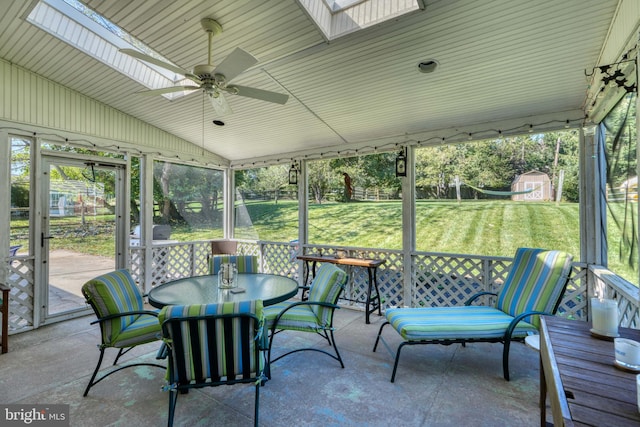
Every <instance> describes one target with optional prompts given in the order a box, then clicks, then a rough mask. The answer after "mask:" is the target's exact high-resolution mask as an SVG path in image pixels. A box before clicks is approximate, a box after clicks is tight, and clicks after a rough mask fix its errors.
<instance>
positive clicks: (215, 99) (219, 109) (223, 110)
mask: <svg viewBox="0 0 640 427" xmlns="http://www.w3.org/2000/svg"><path fill="white" fill-rule="evenodd" d="M209 99H210V100H211V106H213V109H214V110H215V111H216V114H218V116H225V115H227V114H231V113H233V111H232V110H231V106H230V105H229V103H228V102H227V100H226V99H225V98H224V96H223V95H222V94H221V93H219V94H218V96H213V94H209Z"/></svg>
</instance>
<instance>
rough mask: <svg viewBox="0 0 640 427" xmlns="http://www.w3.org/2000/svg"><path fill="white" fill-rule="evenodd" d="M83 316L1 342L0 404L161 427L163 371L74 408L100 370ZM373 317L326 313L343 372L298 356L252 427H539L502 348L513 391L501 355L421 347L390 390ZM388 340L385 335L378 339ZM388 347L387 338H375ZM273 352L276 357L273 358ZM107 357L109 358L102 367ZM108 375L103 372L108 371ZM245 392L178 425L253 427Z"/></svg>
mask: <svg viewBox="0 0 640 427" xmlns="http://www.w3.org/2000/svg"><path fill="white" fill-rule="evenodd" d="M92 320H94V317H93V316H86V317H82V318H78V319H73V320H69V321H65V322H60V323H55V324H52V325H49V326H45V327H43V328H40V329H38V330H35V331H29V332H24V333H20V334H15V335H12V336H10V344H9V352H8V353H6V354H2V355H0V396H1V397H0V400H1V401H2V402H3V403H22V404H68V405H70V425H71V426H92V427H93V426H137V427H143V426H162V425H166V422H167V408H168V394H167V392H164V391H162V390H161V387H162V385H163V384H164V371H163V370H162V369H158V368H152V367H137V368H132V369H126V370H123V371H121V372H118V373H116V374H114V375H113V376H111V377H109V378H107V379H106V380H104V381H103V382H101V383H99V384H98V385H96V386H94V387H93V388H92V389H91V391H90V392H89V396H87V397H84V398H83V397H82V393H83V391H84V387H85V386H86V383H87V381H88V380H89V376H90V375H91V372H92V371H93V369H94V367H95V363H96V362H97V359H98V354H99V352H98V350H97V348H96V344H98V343H99V328H98V326H97V325H90V324H89V323H90V322H91V321H92ZM382 321H383V318H380V317H378V316H375V315H374V316H372V324H370V325H366V324H365V323H364V313H362V312H359V311H354V310H350V309H341V310H338V311H337V312H336V322H335V323H336V326H337V332H336V340H337V342H338V346H339V349H340V350H341V354H342V356H343V359H344V362H345V369H341V368H340V366H339V364H338V363H337V362H336V361H334V360H332V359H329V358H328V357H327V356H325V355H322V354H320V353H317V352H302V353H296V354H294V355H291V356H288V357H286V358H284V359H281V360H279V361H278V362H276V363H274V364H273V366H272V375H273V378H272V380H271V381H268V382H267V383H266V384H265V386H264V387H262V388H261V392H260V425H262V426H290V427H293V426H296V427H298V426H316V425H318V426H319V425H322V426H391V425H395V426H535V425H539V423H540V422H539V407H538V390H539V377H538V375H539V371H538V354H537V352H536V351H535V350H532V349H530V348H528V347H526V346H525V345H523V344H519V343H517V344H514V345H513V346H512V349H511V381H508V382H507V381H505V380H504V379H503V377H502V360H501V358H502V346H501V345H500V344H471V345H467V346H466V347H461V346H460V345H451V346H438V345H426V346H416V347H409V348H405V349H404V350H403V353H402V354H403V355H402V358H401V360H400V365H399V368H398V374H397V376H396V382H395V383H391V382H390V381H389V379H390V376H391V369H392V367H393V358H392V357H391V355H390V354H389V353H388V352H387V351H386V349H385V348H384V347H380V348H378V351H377V352H376V353H373V352H372V347H373V344H374V341H375V337H376V334H377V331H378V329H379V326H380V324H382ZM387 329H388V328H387ZM385 336H386V337H387V342H389V343H390V344H391V345H392V346H394V347H395V345H396V344H397V343H399V339H398V336H397V334H396V333H395V332H394V331H393V330H391V329H388V330H386V331H385ZM301 344H312V345H318V346H325V343H324V341H322V340H321V339H320V338H319V337H316V336H314V335H313V334H308V333H307V334H305V333H291V332H286V333H283V334H280V335H279V336H278V337H277V338H276V341H275V344H274V346H275V347H279V348H284V347H290V346H293V345H301ZM157 347H158V344H155V343H154V344H147V345H144V346H140V347H138V348H137V349H135V350H134V351H133V352H131V353H134V352H135V354H131V353H130V355H129V356H125V357H124V359H125V360H124V362H127V361H131V360H133V359H136V360H149V361H155V359H154V357H155V352H156V350H157ZM275 347H274V348H275ZM114 356H115V350H113V349H111V350H107V356H106V357H105V362H106V363H112V361H113V357H114ZM107 366H109V365H107ZM253 390H254V389H253V387H252V386H247V385H235V386H220V387H215V388H205V389H198V390H193V391H191V392H190V393H189V394H186V395H180V397H179V398H178V405H177V409H176V417H175V425H177V426H198V425H201V426H210V425H223V426H249V425H252V424H253Z"/></svg>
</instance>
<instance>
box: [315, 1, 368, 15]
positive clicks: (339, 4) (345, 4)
mask: <svg viewBox="0 0 640 427" xmlns="http://www.w3.org/2000/svg"><path fill="white" fill-rule="evenodd" d="M363 1H366V0H324V2H325V3H326V4H327V7H329V9H331V10H332V11H333V12H340V11H342V10H344V9H347V8H349V7H351V6H353V5H355V4H356V3H361V2H363Z"/></svg>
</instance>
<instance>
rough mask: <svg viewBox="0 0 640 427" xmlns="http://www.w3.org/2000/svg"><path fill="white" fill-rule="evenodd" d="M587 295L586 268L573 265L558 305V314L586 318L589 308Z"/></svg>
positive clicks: (568, 317)
mask: <svg viewBox="0 0 640 427" xmlns="http://www.w3.org/2000/svg"><path fill="white" fill-rule="evenodd" d="M587 295H588V294H587V269H583V268H581V267H579V266H577V265H573V266H572V268H571V277H570V278H569V283H568V284H567V289H566V291H565V292H564V295H563V296H562V301H561V302H560V306H559V307H558V312H557V314H558V316H562V317H566V318H567V319H576V320H587V318H588V310H589V307H588V303H587V301H588V298H587Z"/></svg>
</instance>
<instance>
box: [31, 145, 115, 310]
mask: <svg viewBox="0 0 640 427" xmlns="http://www.w3.org/2000/svg"><path fill="white" fill-rule="evenodd" d="M109 160H110V159H107V161H106V162H105V161H104V160H102V159H101V160H99V161H96V160H95V159H82V158H77V157H76V158H68V157H64V156H63V157H57V156H48V155H45V156H43V169H42V171H43V178H44V179H43V181H42V184H43V192H42V198H43V200H42V206H43V222H42V233H41V236H40V244H41V248H42V260H43V277H44V283H45V285H43V286H46V292H43V297H42V299H43V301H42V308H43V315H44V318H45V319H50V318H52V317H57V316H65V317H72V316H73V315H74V314H75V313H77V314H84V312H86V310H87V309H88V306H87V305H86V304H85V301H84V297H83V296H82V292H81V288H82V285H83V284H84V283H85V282H87V281H88V280H90V279H92V278H93V277H96V276H98V275H100V274H103V273H106V272H109V271H113V270H115V269H116V268H118V265H122V260H120V261H119V260H118V256H117V255H116V254H117V253H118V252H120V253H122V251H117V248H118V242H117V235H118V233H117V232H116V230H117V229H118V227H119V223H121V221H119V220H118V218H122V217H123V215H122V214H121V213H120V212H119V208H120V207H121V206H124V203H122V202H121V200H120V197H122V196H123V194H124V192H123V191H122V190H121V186H122V185H121V182H122V171H123V170H124V165H120V164H118V163H109V162H108V161H109Z"/></svg>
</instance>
